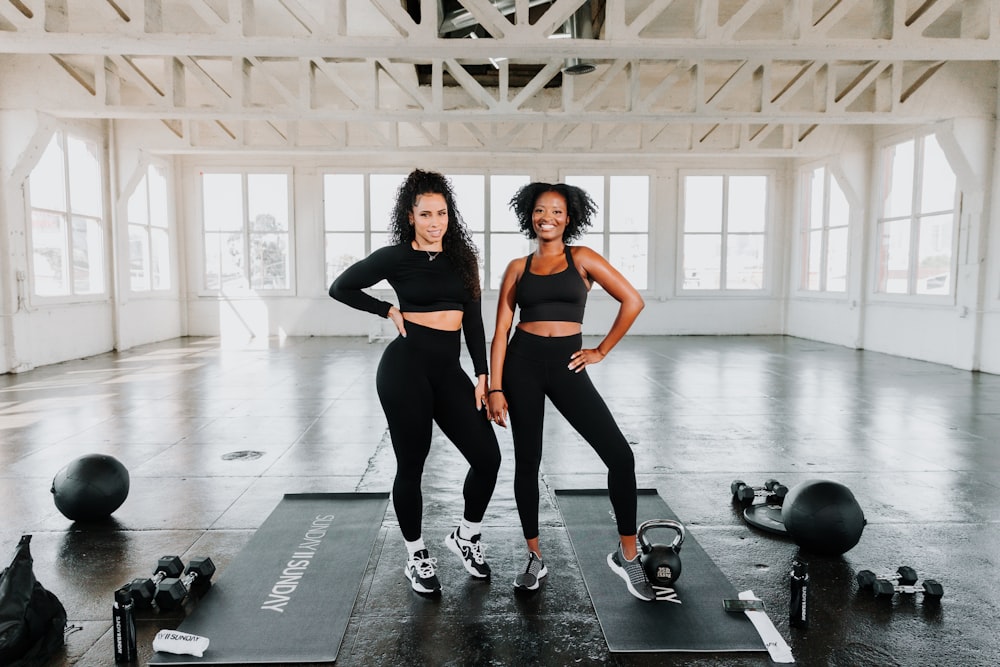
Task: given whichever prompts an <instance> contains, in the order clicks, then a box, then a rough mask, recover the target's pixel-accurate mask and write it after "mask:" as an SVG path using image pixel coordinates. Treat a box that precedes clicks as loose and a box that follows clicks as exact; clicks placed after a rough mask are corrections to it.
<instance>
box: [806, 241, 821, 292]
mask: <svg viewBox="0 0 1000 667" xmlns="http://www.w3.org/2000/svg"><path fill="white" fill-rule="evenodd" d="M808 239H809V264H808V266H809V268H808V271H807V276H806V284H805V285H804V287H805V288H806V289H809V290H818V289H822V286H821V285H820V282H819V278H820V271H822V268H823V267H822V262H823V230H822V229H814V230H813V231H811V232H809V235H808Z"/></svg>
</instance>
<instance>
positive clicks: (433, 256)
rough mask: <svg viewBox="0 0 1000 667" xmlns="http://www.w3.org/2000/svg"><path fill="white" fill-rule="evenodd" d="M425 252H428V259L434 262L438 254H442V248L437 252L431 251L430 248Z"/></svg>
mask: <svg viewBox="0 0 1000 667" xmlns="http://www.w3.org/2000/svg"><path fill="white" fill-rule="evenodd" d="M424 252H426V253H427V261H428V262H433V261H434V260H435V259H437V256H438V255H440V254H441V251H440V250H438V251H437V252H431V251H430V250H424Z"/></svg>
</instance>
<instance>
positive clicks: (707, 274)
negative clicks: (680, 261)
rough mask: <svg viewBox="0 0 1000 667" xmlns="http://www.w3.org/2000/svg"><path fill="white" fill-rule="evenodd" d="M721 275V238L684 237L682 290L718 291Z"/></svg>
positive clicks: (707, 235) (714, 236)
mask: <svg viewBox="0 0 1000 667" xmlns="http://www.w3.org/2000/svg"><path fill="white" fill-rule="evenodd" d="M721 273H722V236H720V235H719V234H698V235H693V234H689V235H685V237H684V289H712V290H714V289H719V285H720V284H721V277H720V276H721Z"/></svg>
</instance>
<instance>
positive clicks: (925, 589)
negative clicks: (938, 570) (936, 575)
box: [872, 579, 944, 602]
mask: <svg viewBox="0 0 1000 667" xmlns="http://www.w3.org/2000/svg"><path fill="white" fill-rule="evenodd" d="M872 588H873V589H874V591H875V597H887V596H891V595H895V594H896V593H904V594H913V593H923V594H924V601H925V602H937V601H939V600H940V599H941V597H942V596H943V595H944V587H943V586H942V585H941V584H939V583H938V582H937V581H935V580H934V579H924V580H923V582H921V584H920V586H917V585H915V584H895V583H893V582H891V581H888V580H886V579H877V580H876V581H875V584H874V585H873V586H872Z"/></svg>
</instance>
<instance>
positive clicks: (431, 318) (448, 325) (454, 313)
mask: <svg viewBox="0 0 1000 667" xmlns="http://www.w3.org/2000/svg"><path fill="white" fill-rule="evenodd" d="M463 315H464V313H463V312H462V311H461V310H436V311H434V312H432V313H403V319H404V320H406V321H407V322H413V323H414V324H419V325H420V326H422V327H427V328H428V329H438V330H439V331H458V330H459V329H461V328H462V317H463Z"/></svg>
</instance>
